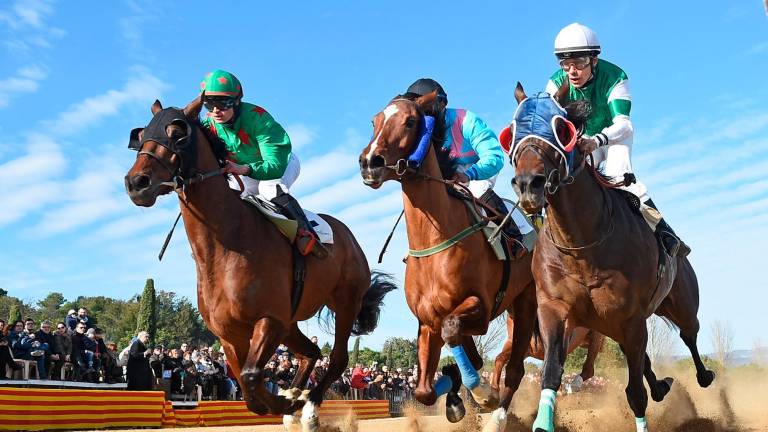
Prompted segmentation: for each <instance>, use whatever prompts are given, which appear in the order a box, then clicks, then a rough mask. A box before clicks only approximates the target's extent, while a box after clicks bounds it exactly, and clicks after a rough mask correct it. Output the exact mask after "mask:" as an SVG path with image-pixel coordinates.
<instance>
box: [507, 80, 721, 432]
mask: <svg viewBox="0 0 768 432" xmlns="http://www.w3.org/2000/svg"><path fill="white" fill-rule="evenodd" d="M567 94H568V82H567V81H566V82H565V83H564V85H563V86H562V87H561V88H560V89H559V90H558V91H557V93H556V95H555V96H554V97H551V96H549V95H548V94H546V93H540V94H538V95H536V96H534V97H531V98H528V96H526V94H525V91H524V90H523V88H522V86H521V85H520V84H519V83H518V85H517V88H516V89H515V99H516V100H517V102H518V104H519V106H518V108H517V111H516V112H515V119H514V122H513V126H514V128H516V129H513V130H515V132H513V133H512V136H513V137H514V138H513V144H514V147H513V151H512V153H511V155H510V160H511V162H512V164H513V166H514V167H515V177H514V179H513V182H512V183H513V186H514V188H515V190H516V192H517V194H518V195H519V197H520V202H521V204H522V206H523V208H524V209H525V210H526V211H527V212H531V213H535V212H539V211H541V210H542V208H544V206H545V205H546V206H547V219H546V222H545V224H544V227H543V229H542V230H541V233H540V235H539V241H538V244H537V245H536V249H535V250H534V253H533V267H532V268H533V275H534V279H535V280H536V287H537V288H536V297H537V300H538V320H539V324H540V329H541V335H542V339H543V342H544V349H545V352H546V354H545V357H544V369H543V375H542V383H541V387H542V392H541V400H540V403H539V410H538V415H537V417H536V421H535V423H534V425H533V429H534V431H537V432H538V431H547V432H552V431H553V430H554V406H555V396H556V392H557V389H558V388H559V387H560V381H561V379H562V373H563V363H564V360H565V344H564V334H565V324H566V321H567V322H569V323H572V324H573V325H577V326H584V327H587V328H590V329H593V330H596V331H598V332H600V333H602V334H604V335H606V336H608V337H610V338H612V339H614V340H615V341H616V342H617V343H618V344H619V345H620V347H621V349H622V351H623V352H624V355H625V356H626V359H627V367H628V373H629V382H628V384H627V387H626V394H627V400H628V402H629V406H630V408H631V409H632V412H633V413H634V415H635V418H636V428H637V430H638V431H647V430H648V429H647V422H646V419H645V411H646V407H647V405H648V396H647V393H646V390H645V387H644V386H643V377H645V379H646V381H647V382H648V387H649V389H650V391H651V396H652V397H653V399H654V400H655V401H657V402H658V401H661V400H663V398H664V396H665V395H666V394H667V393H668V392H669V390H670V388H671V385H672V382H673V380H672V379H671V378H666V379H664V380H657V379H656V376H655V374H654V372H653V370H652V368H651V361H650V358H649V357H648V355H647V354H646V344H647V340H648V333H647V327H646V319H647V318H648V317H649V316H650V315H651V314H653V313H656V314H657V315H659V316H661V317H662V318H664V319H665V320H667V321H668V322H670V323H672V324H673V325H674V326H676V327H677V328H679V330H680V336H681V338H682V340H683V342H684V343H685V345H686V346H687V347H688V349H689V350H690V352H691V356H692V357H693V361H694V364H695V366H696V378H697V380H698V383H699V385H700V386H702V387H707V386H709V385H710V384H711V383H712V381H713V380H714V373H713V372H712V371H709V370H707V369H706V368H705V367H704V364H703V363H702V361H701V357H700V356H699V352H698V347H697V345H696V337H697V334H698V331H699V320H698V318H697V313H698V308H699V287H698V282H697V280H696V275H695V273H694V271H693V268H692V266H691V264H690V263H689V262H688V260H687V258H685V257H680V256H678V257H675V258H672V257H670V256H668V255H666V253H665V252H664V250H663V249H662V248H661V247H660V245H659V244H658V242H657V239H656V238H655V236H654V233H653V231H652V230H651V228H650V227H649V226H648V224H647V223H646V221H645V220H644V219H643V217H642V216H641V215H640V214H639V212H636V211H635V210H634V209H633V208H632V207H631V206H630V205H629V204H628V200H627V197H626V196H625V194H624V192H623V191H619V190H616V189H613V188H608V187H606V186H608V185H610V183H609V179H606V178H604V177H602V175H601V174H600V173H599V172H597V171H596V170H595V169H590V165H588V162H587V155H584V154H582V153H581V152H580V151H579V148H578V146H576V145H575V144H576V143H577V139H578V132H577V131H578V130H580V129H581V127H582V125H583V124H584V122H585V121H586V119H587V118H588V113H589V111H590V107H589V106H588V104H586V103H584V101H578V102H572V103H570V104H568V106H566V108H565V109H563V108H562V107H561V105H560V103H561V102H564V101H565V100H566V99H565V98H566V95H567ZM521 125H523V126H521ZM516 135H517V136H516ZM544 137H549V138H550V139H548V138H544ZM564 143H568V144H567V145H565V144H564ZM585 167H586V169H584V168H585ZM584 171H589V172H590V173H591V174H592V175H589V174H584ZM625 184H626V183H625ZM610 186H615V185H610ZM660 254H664V256H660ZM660 258H662V259H664V258H665V265H664V266H663V269H664V270H663V271H660V269H661V267H660V265H659V263H660ZM675 267H676V270H677V272H676V273H674V269H675Z"/></svg>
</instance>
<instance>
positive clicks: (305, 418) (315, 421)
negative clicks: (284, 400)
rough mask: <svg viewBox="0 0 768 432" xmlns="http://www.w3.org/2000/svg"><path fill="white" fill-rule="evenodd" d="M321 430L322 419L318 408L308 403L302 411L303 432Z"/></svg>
mask: <svg viewBox="0 0 768 432" xmlns="http://www.w3.org/2000/svg"><path fill="white" fill-rule="evenodd" d="M318 429H320V419H319V418H318V416H317V407H316V406H315V404H314V403H312V402H307V404H306V405H304V409H302V410H301V431H302V432H317V430H318Z"/></svg>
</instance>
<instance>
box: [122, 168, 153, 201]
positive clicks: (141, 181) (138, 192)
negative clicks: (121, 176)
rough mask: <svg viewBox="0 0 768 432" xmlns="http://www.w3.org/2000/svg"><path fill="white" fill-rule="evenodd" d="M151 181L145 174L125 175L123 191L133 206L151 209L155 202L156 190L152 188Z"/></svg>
mask: <svg viewBox="0 0 768 432" xmlns="http://www.w3.org/2000/svg"><path fill="white" fill-rule="evenodd" d="M151 186H152V179H151V178H150V177H149V176H148V175H146V174H136V175H126V176H125V191H126V192H127V193H128V197H129V198H130V199H131V201H133V203H134V204H136V205H138V206H142V207H151V206H153V205H154V204H155V201H156V200H157V193H153V191H156V190H157V188H153V187H151Z"/></svg>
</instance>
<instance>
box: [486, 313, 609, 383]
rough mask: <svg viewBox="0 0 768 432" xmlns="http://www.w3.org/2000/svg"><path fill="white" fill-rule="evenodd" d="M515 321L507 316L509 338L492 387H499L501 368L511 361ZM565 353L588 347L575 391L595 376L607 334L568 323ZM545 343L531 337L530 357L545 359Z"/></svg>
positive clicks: (501, 354) (500, 357)
mask: <svg viewBox="0 0 768 432" xmlns="http://www.w3.org/2000/svg"><path fill="white" fill-rule="evenodd" d="M514 328H515V321H514V320H513V319H512V318H509V317H508V318H507V340H506V341H505V342H504V347H503V348H502V349H501V352H500V353H499V355H497V356H496V361H495V362H494V366H493V376H492V378H491V387H493V388H496V389H498V388H499V383H500V382H501V370H502V369H503V368H504V365H506V364H507V362H508V361H509V356H510V354H511V353H512V344H513V342H514V341H513V340H512V335H513V334H514ZM564 339H565V347H566V348H565V353H566V355H569V354H570V353H572V352H573V351H574V350H575V349H576V348H579V347H582V348H586V349H587V357H586V358H585V359H584V364H583V365H582V367H581V373H580V374H579V375H577V376H576V378H575V379H574V381H573V382H572V383H571V388H573V389H574V391H578V390H579V388H580V387H581V384H582V383H584V382H585V381H587V380H588V379H590V378H592V377H593V376H595V360H597V355H598V354H600V351H602V349H603V344H604V342H605V336H603V335H601V334H600V333H598V332H596V331H594V330H590V329H588V328H584V327H575V328H574V327H570V326H568V325H567V324H566V327H565V336H564ZM544 354H545V352H544V344H543V343H542V341H541V339H539V338H536V337H534V338H531V342H530V344H529V346H528V354H527V356H528V357H533V358H535V359H539V360H544Z"/></svg>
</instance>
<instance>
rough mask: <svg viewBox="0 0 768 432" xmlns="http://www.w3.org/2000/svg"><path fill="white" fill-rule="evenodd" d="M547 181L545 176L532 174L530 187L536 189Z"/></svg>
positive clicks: (541, 187) (542, 186) (540, 187)
mask: <svg viewBox="0 0 768 432" xmlns="http://www.w3.org/2000/svg"><path fill="white" fill-rule="evenodd" d="M546 182H547V179H546V177H544V176H542V175H537V176H533V180H531V184H530V188H531V189H534V190H537V189H543V188H544V184H545V183H546Z"/></svg>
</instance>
